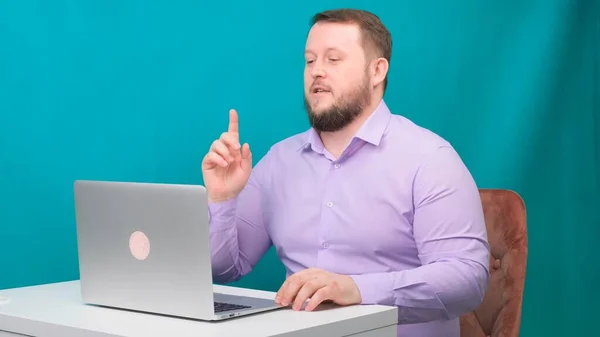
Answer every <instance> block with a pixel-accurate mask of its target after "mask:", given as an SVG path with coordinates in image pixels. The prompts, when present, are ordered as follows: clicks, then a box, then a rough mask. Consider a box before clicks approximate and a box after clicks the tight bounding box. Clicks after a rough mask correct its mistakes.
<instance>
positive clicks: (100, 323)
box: [0, 281, 397, 337]
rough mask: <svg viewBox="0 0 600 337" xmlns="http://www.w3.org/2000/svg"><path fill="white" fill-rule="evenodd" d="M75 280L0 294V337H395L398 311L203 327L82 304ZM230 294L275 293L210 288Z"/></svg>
mask: <svg viewBox="0 0 600 337" xmlns="http://www.w3.org/2000/svg"><path fill="white" fill-rule="evenodd" d="M79 290H80V288H79V281H71V282H61V283H52V284H46V285H41V286H32V287H23V288H16V289H6V290H0V297H1V298H0V337H9V336H10V337H17V336H18V337H23V335H26V336H35V337H107V336H111V337H112V336H122V337H132V336H144V337H152V336H161V337H172V336H173V337H174V336H198V337H216V336H219V337H229V336H231V337H257V336H285V337H305V336H306V337H308V336H310V337H314V336H317V337H320V336H327V337H336V336H350V335H351V336H353V337H375V336H377V337H387V336H389V337H395V336H396V323H397V309H396V308H392V307H386V306H348V307H335V306H324V307H323V309H321V310H319V311H313V312H307V311H293V310H291V309H287V308H284V309H279V310H276V311H272V312H266V313H262V314H256V315H251V316H245V317H238V318H235V319H231V320H225V321H220V322H203V321H197V320H190V319H179V318H172V317H167V316H160V315H152V314H144V313H138V312H132V311H126V310H118V309H108V308H102V307H95V306H88V305H84V304H82V302H81V296H80V293H79ZM215 290H218V291H223V292H227V293H230V294H235V295H255V296H261V297H264V298H268V299H273V298H274V295H275V293H272V292H265V291H257V290H249V289H243V288H234V287H225V286H219V285H215Z"/></svg>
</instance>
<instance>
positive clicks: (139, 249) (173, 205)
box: [74, 180, 281, 320]
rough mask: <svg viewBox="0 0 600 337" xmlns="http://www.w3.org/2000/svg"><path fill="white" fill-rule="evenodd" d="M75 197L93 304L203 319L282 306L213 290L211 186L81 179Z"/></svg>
mask: <svg viewBox="0 0 600 337" xmlns="http://www.w3.org/2000/svg"><path fill="white" fill-rule="evenodd" d="M74 195H75V216H76V223H77V241H78V252H79V268H80V269H79V271H80V283H81V295H82V297H83V301H84V302H85V303H88V304H93V305H99V306H106V307H113V308H120V309H129V310H135V311H142V312H148V313H156V314H164V315H170V316H177V317H186V318H192V319H200V320H222V319H227V318H231V317H236V316H241V315H247V314H254V313H258V312H263V311H267V310H273V309H277V308H281V306H280V305H277V304H275V303H274V301H273V300H265V299H261V298H252V297H240V296H231V295H226V294H219V293H214V292H213V279H212V268H211V253H210V248H209V247H210V245H209V228H208V217H209V215H208V204H207V197H206V190H205V188H204V187H203V186H199V185H177V184H154V183H133V182H109V181H84V180H78V181H76V182H75V183H74Z"/></svg>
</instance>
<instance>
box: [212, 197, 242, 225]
mask: <svg viewBox="0 0 600 337" xmlns="http://www.w3.org/2000/svg"><path fill="white" fill-rule="evenodd" d="M236 204H237V199H235V198H234V199H229V200H226V201H220V202H209V203H208V219H209V222H210V228H211V229H216V230H227V229H230V228H231V227H232V226H233V225H234V224H235V221H234V219H235V215H236Z"/></svg>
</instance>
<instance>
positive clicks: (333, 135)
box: [319, 97, 382, 158]
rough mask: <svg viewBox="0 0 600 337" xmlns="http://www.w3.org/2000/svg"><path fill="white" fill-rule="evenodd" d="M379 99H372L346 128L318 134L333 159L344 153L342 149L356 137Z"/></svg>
mask: <svg viewBox="0 0 600 337" xmlns="http://www.w3.org/2000/svg"><path fill="white" fill-rule="evenodd" d="M381 99H382V98H381V97H377V98H374V99H373V100H371V104H369V106H367V107H365V109H364V110H363V111H362V113H361V114H360V115H359V116H358V117H357V118H356V119H355V120H353V121H352V123H350V124H348V125H347V126H346V127H344V128H343V129H341V130H339V131H335V132H320V133H319V136H320V137H321V141H322V142H323V146H325V148H326V149H327V151H329V152H330V153H331V154H332V155H333V156H334V157H336V158H339V157H340V156H341V155H342V152H344V149H345V148H346V147H347V146H348V145H349V144H350V141H351V140H352V138H353V137H354V135H356V133H357V132H358V130H359V129H360V127H361V126H363V124H364V123H365V121H366V120H367V119H368V118H369V117H371V115H372V114H373V112H375V109H376V108H377V106H378V105H379V103H380V102H381Z"/></svg>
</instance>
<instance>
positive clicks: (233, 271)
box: [202, 10, 489, 337]
mask: <svg viewBox="0 0 600 337" xmlns="http://www.w3.org/2000/svg"><path fill="white" fill-rule="evenodd" d="M391 45H392V42H391V37H390V34H389V32H388V31H387V29H386V28H385V27H384V26H383V24H382V23H381V22H380V21H379V19H378V18H377V17H376V16H375V15H373V14H371V13H368V12H365V11H358V10H333V11H327V12H324V13H320V14H317V15H316V16H315V17H314V20H313V25H312V27H311V29H310V32H309V34H308V38H307V41H306V50H305V59H306V65H305V71H304V95H305V104H306V109H307V111H308V118H309V120H310V123H311V126H312V127H311V128H310V129H309V130H308V131H306V132H304V133H301V134H298V135H294V136H292V137H290V138H287V139H285V140H283V141H281V142H279V143H277V144H275V145H274V146H273V147H272V148H271V149H270V150H269V151H268V153H267V154H266V155H265V156H264V157H263V158H262V159H261V160H260V161H259V162H258V163H257V164H256V166H255V167H254V168H252V155H251V152H250V148H249V146H248V144H244V145H243V146H242V145H241V144H240V143H239V130H238V115H237V112H236V111H235V110H231V111H230V124H229V130H228V131H227V132H225V133H223V134H222V135H221V137H220V138H219V139H218V140H216V141H215V142H214V143H213V144H212V146H211V148H210V150H209V152H208V153H207V155H206V157H205V158H204V160H203V163H202V172H203V176H204V183H205V186H206V188H207V191H208V195H209V210H210V215H211V217H210V233H211V241H210V243H211V245H212V249H213V252H212V254H213V255H212V259H213V264H214V266H213V268H214V270H213V272H214V275H215V279H216V280H218V281H223V282H229V281H233V280H237V279H239V278H240V277H242V276H244V275H246V274H247V273H248V272H250V271H251V270H252V268H253V267H254V265H255V264H256V263H257V262H258V261H259V260H260V258H261V257H262V256H263V254H265V252H266V251H267V250H268V249H269V247H270V246H271V245H274V246H275V247H276V249H277V254H278V256H279V258H280V259H281V261H282V262H283V263H284V265H285V267H286V269H287V273H288V277H287V279H286V281H285V282H284V284H283V285H282V286H281V289H280V290H279V292H278V293H277V297H276V301H277V302H278V303H281V304H283V305H291V306H292V308H293V309H295V310H308V311H311V310H314V309H315V307H317V306H318V305H319V304H320V303H322V302H323V301H333V302H335V303H338V304H340V305H352V304H384V305H394V306H397V307H398V308H399V322H400V323H399V325H398V333H399V335H402V336H423V337H424V336H459V319H458V316H459V315H461V314H463V313H465V312H468V311H471V310H473V309H475V308H476V307H478V306H479V304H480V303H481V301H482V299H483V297H484V293H485V291H486V289H487V284H488V263H489V247H488V244H487V236H486V229H485V224H484V217H483V212H482V207H481V201H480V198H479V193H478V189H477V186H476V185H475V183H474V181H473V178H472V177H471V175H470V173H469V171H468V170H467V168H466V167H465V166H464V164H463V162H462V161H461V159H460V157H459V156H458V155H457V153H456V152H455V150H454V149H453V148H452V147H451V145H450V144H449V143H448V142H446V141H445V140H443V139H441V138H440V137H439V136H437V135H435V134H433V133H432V132H430V131H428V130H426V129H423V128H421V127H419V126H417V125H415V124H413V123H412V122H411V121H409V120H408V119H406V118H403V117H401V116H398V115H392V114H391V113H390V111H389V110H388V108H387V106H386V104H385V102H384V101H383V99H382V98H383V94H384V91H385V88H386V83H387V80H386V76H387V72H388V68H389V61H390V56H391V49H392V48H391ZM307 300H308V301H307Z"/></svg>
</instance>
